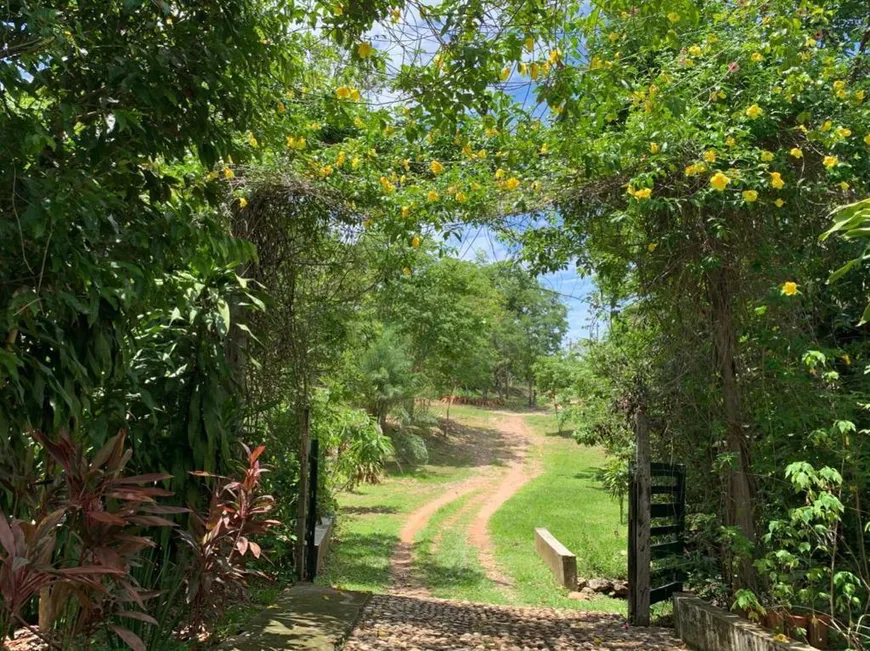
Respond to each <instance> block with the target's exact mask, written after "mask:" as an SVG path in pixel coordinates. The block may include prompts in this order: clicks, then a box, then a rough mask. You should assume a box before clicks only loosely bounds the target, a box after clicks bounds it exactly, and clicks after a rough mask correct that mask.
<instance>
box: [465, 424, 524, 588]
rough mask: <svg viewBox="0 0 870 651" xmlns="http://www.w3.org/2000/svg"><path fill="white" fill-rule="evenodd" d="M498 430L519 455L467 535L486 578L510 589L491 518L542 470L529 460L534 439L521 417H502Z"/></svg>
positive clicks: (478, 513)
mask: <svg viewBox="0 0 870 651" xmlns="http://www.w3.org/2000/svg"><path fill="white" fill-rule="evenodd" d="M499 429H500V430H501V431H502V433H503V434H504V436H506V437H508V438H509V439H512V440H513V441H515V444H514V449H515V450H516V456H515V457H514V459H513V460H512V461H511V462H510V463H509V464H508V468H507V472H506V473H505V474H504V475H503V476H502V478H501V481H500V482H499V483H498V484H497V485H496V486H495V487H494V489H493V490H492V491H491V492H489V494H488V495H487V496H486V498H485V501H484V502H483V505H482V506H481V508H480V510H479V511H478V512H477V515H475V516H474V520H472V522H471V527H470V528H469V530H468V538H469V541H470V542H471V544H472V545H474V546H475V547H476V548H477V552H478V555H479V557H480V564H481V565H482V566H483V570H484V572H486V576H487V578H488V579H489V580H490V581H492V582H493V583H496V584H497V585H500V586H502V587H503V589H506V590H507V591H510V588H511V581H510V579H508V578H507V577H506V576H505V575H504V574H503V573H502V572H501V571H500V570H499V568H498V564H497V563H496V561H495V554H494V552H495V547H494V545H493V543H492V537H491V536H490V535H489V519H490V518H491V517H492V516H493V515H495V512H496V511H498V510H499V508H500V507H501V505H502V504H504V503H505V502H507V501H508V500H509V499H510V498H511V497H513V496H514V494H515V493H516V492H517V491H518V490H520V488H522V487H523V485H525V484H526V483H527V482H529V481H530V480H532V479H534V478H535V477H537V476H538V475H539V474H540V473H541V467H540V464H539V463H529V459H528V456H529V448H530V446H531V438H530V434H529V429H528V427H527V426H526V421H525V419H524V418H523V417H522V416H517V415H515V414H511V415H508V416H505V417H503V418H502V419H501V420H500V421H499Z"/></svg>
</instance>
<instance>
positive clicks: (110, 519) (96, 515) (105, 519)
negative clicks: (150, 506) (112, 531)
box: [85, 511, 127, 527]
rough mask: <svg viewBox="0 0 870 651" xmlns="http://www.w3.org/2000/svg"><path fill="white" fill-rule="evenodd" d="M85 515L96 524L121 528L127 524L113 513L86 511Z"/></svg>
mask: <svg viewBox="0 0 870 651" xmlns="http://www.w3.org/2000/svg"><path fill="white" fill-rule="evenodd" d="M85 515H86V516H88V517H89V518H91V519H92V520H96V521H97V522H102V523H104V524H112V525H118V526H121V527H123V526H124V525H126V524H127V521H126V520H125V519H124V518H120V517H118V516H117V515H115V514H114V513H107V512H106V511H86V512H85Z"/></svg>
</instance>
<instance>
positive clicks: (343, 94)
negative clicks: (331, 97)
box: [335, 86, 350, 99]
mask: <svg viewBox="0 0 870 651" xmlns="http://www.w3.org/2000/svg"><path fill="white" fill-rule="evenodd" d="M335 96H336V97H338V99H349V98H350V88H348V87H347V86H339V87H338V88H336V89H335Z"/></svg>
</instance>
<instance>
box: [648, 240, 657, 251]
mask: <svg viewBox="0 0 870 651" xmlns="http://www.w3.org/2000/svg"><path fill="white" fill-rule="evenodd" d="M656 247H658V244H656V243H655V242H650V243H649V244H647V245H646V250H647V251H649V252H650V253H652V252H653V251H655V250H656Z"/></svg>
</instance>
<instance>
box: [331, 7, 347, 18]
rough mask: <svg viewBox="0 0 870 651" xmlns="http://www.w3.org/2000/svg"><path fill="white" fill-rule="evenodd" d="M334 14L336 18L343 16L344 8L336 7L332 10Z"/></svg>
mask: <svg viewBox="0 0 870 651" xmlns="http://www.w3.org/2000/svg"><path fill="white" fill-rule="evenodd" d="M332 13H333V14H335V15H336V16H341V15H342V14H343V13H344V7H342V6H341V5H335V6H334V7H333V8H332Z"/></svg>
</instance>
